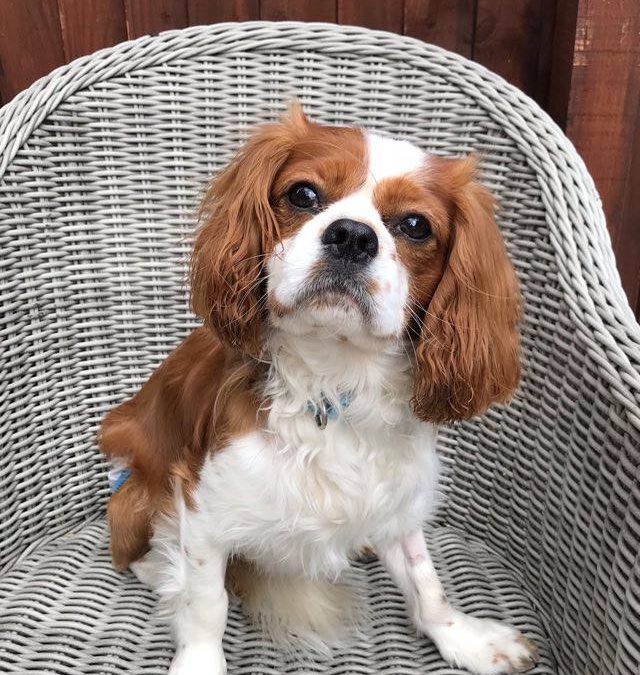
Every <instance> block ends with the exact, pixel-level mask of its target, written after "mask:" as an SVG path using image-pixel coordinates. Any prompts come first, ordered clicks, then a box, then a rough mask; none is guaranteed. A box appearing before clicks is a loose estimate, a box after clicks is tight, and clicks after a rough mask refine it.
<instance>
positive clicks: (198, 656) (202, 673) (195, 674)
mask: <svg viewBox="0 0 640 675" xmlns="http://www.w3.org/2000/svg"><path fill="white" fill-rule="evenodd" d="M226 672H227V664H226V662H225V660H224V654H223V653H222V649H221V648H220V647H218V646H217V645H215V644H209V643H206V642H202V643H200V642H199V643H194V644H186V645H182V646H179V647H178V649H177V650H176V655H175V656H174V657H173V661H172V662H171V668H170V669H169V675H224V674H225V673H226Z"/></svg>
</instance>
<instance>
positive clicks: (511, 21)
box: [473, 0, 553, 100]
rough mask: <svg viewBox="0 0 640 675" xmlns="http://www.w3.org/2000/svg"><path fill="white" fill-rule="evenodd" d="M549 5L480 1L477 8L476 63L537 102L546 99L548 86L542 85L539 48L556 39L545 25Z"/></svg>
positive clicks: (531, 0) (542, 0)
mask: <svg viewBox="0 0 640 675" xmlns="http://www.w3.org/2000/svg"><path fill="white" fill-rule="evenodd" d="M550 1H551V0H478V5H477V14H476V28H475V38H474V45H473V59H474V60H475V61H478V62H479V63H481V64H483V65H484V66H486V67H487V68H489V69H490V70H493V71H494V72H496V73H498V74H499V75H502V77H504V78H505V79H506V80H508V81H509V82H511V83H512V84H515V85H516V86H517V87H519V88H520V89H522V90H523V91H524V92H525V93H527V94H529V95H530V96H533V97H535V98H538V100H541V98H542V100H543V99H544V98H545V97H546V83H545V82H542V83H539V76H540V71H541V68H540V55H541V49H540V45H541V43H543V42H544V41H545V40H546V41H548V42H550V41H551V39H552V35H553V33H552V31H553V26H552V23H551V22H550V21H549V20H546V21H545V19H546V18H547V16H548V14H549V9H548V5H549V2H550ZM543 4H546V6H547V9H546V10H545V9H544V8H543ZM550 24H551V25H550ZM547 51H548V50H547ZM545 53H546V52H545ZM543 75H544V76H545V77H546V73H544V71H543Z"/></svg>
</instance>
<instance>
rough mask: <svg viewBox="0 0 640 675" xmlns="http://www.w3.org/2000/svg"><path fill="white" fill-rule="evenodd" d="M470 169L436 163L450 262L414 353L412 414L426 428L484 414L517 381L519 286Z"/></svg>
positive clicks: (489, 202)
mask: <svg viewBox="0 0 640 675" xmlns="http://www.w3.org/2000/svg"><path fill="white" fill-rule="evenodd" d="M475 167H476V159H475V158H473V157H472V158H468V159H463V160H441V169H442V171H443V172H444V180H443V185H446V186H447V188H448V189H450V191H451V192H450V197H449V199H450V203H451V232H450V239H449V248H448V259H447V260H446V261H445V270H444V273H443V276H442V279H441V280H440V283H439V284H438V286H437V288H436V291H435V293H434V295H433V297H432V299H431V302H430V303H429V306H428V308H427V312H426V313H425V316H424V319H423V323H422V327H421V331H420V336H419V339H418V341H417V344H416V345H415V351H416V359H417V361H416V370H415V374H414V398H413V406H414V410H415V412H416V414H417V415H418V417H420V418H421V419H424V420H428V421H431V422H450V421H454V420H461V419H467V418H469V417H472V416H473V415H476V414H479V413H481V412H484V410H486V408H487V407H488V406H489V405H490V404H491V403H496V402H504V401H506V400H508V399H509V398H510V397H511V395H512V394H513V392H514V390H515V388H516V387H517V385H518V382H519V379H520V360H519V341H518V332H517V323H518V319H519V314H520V297H519V289H518V282H517V279H516V276H515V273H514V270H513V267H512V266H511V263H510V261H509V258H508V257H507V253H506V250H505V247H504V243H503V241H502V238H501V236H500V232H499V230H498V226H497V224H496V222H495V219H494V210H495V208H494V200H493V197H492V196H491V194H490V193H489V191H488V190H487V189H486V188H484V187H482V186H481V185H480V184H479V183H478V182H476V181H475V179H474V173H475Z"/></svg>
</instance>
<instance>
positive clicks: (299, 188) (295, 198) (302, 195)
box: [287, 183, 320, 209]
mask: <svg viewBox="0 0 640 675" xmlns="http://www.w3.org/2000/svg"><path fill="white" fill-rule="evenodd" d="M287 197H288V199H289V201H290V202H291V204H293V205H294V206H295V207H297V208H299V209H316V208H318V206H320V197H319V196H318V191H317V190H316V189H315V188H314V187H313V185H310V184H309V183H296V184H295V185H294V186H293V187H292V188H291V189H290V190H289V192H287Z"/></svg>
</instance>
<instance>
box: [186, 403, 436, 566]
mask: <svg viewBox="0 0 640 675" xmlns="http://www.w3.org/2000/svg"><path fill="white" fill-rule="evenodd" d="M405 431H406V429H405ZM434 445H435V433H434V431H433V429H432V428H431V427H427V426H425V425H420V424H417V425H416V426H415V428H413V427H412V433H410V434H407V433H397V432H396V433H394V430H391V429H385V428H383V427H382V426H378V427H376V428H375V429H370V430H367V429H366V428H364V429H362V428H358V429H356V428H354V427H353V426H352V425H350V424H349V423H347V422H345V421H343V420H337V421H332V422H329V424H328V425H327V428H326V429H324V430H320V429H318V428H317V426H316V425H315V423H314V422H313V418H312V416H303V417H301V418H298V419H295V418H294V419H290V420H289V421H288V422H287V423H286V424H283V425H282V428H280V429H279V430H278V433H274V432H273V430H271V431H266V430H263V431H256V432H255V433H252V434H250V435H247V436H244V437H241V438H238V439H236V440H235V441H233V442H232V443H231V444H230V445H229V447H228V448H226V449H225V450H224V451H222V452H221V453H220V454H219V455H217V456H214V457H213V458H211V460H209V462H208V463H207V464H206V465H205V467H204V470H203V473H202V477H201V478H202V480H201V485H200V489H199V491H198V496H199V501H200V508H201V509H202V510H203V511H205V512H207V513H208V515H209V518H208V521H209V522H210V523H213V524H215V529H216V537H218V538H220V539H223V540H224V539H225V538H226V539H228V545H229V546H230V547H232V548H233V549H234V550H236V551H238V552H240V553H241V554H243V555H244V556H246V557H249V558H251V559H253V560H254V561H255V562H257V563H258V564H259V565H261V566H264V567H266V568H268V569H269V570H270V571H282V572H286V573H291V572H293V573H300V572H304V573H307V574H312V575H333V574H336V573H338V572H339V571H340V570H341V569H342V568H344V567H345V566H346V565H348V562H349V557H350V556H351V555H353V554H354V553H357V551H358V550H359V549H360V548H362V547H363V546H365V545H366V544H367V543H369V542H375V541H378V540H382V539H387V538H393V537H394V536H399V535H400V534H403V533H405V532H406V531H407V530H409V529H411V528H413V527H415V526H416V525H417V524H419V523H420V521H421V520H422V519H423V518H424V517H425V515H426V511H427V510H428V506H429V503H430V502H431V501H432V500H433V494H434V490H435V481H436V480H437V459H436V455H435V448H434Z"/></svg>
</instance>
